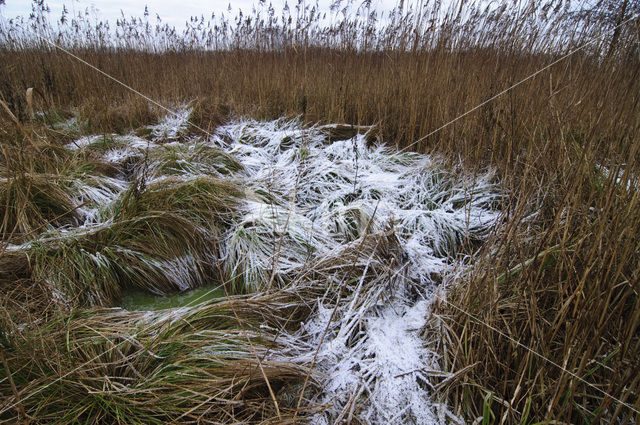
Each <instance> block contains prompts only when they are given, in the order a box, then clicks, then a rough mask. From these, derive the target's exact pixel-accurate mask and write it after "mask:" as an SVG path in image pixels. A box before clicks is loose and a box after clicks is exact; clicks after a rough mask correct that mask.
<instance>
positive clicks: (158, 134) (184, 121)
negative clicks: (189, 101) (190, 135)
mask: <svg viewBox="0 0 640 425" xmlns="http://www.w3.org/2000/svg"><path fill="white" fill-rule="evenodd" d="M192 111H193V108H190V107H186V106H183V107H180V108H178V109H177V110H175V111H174V112H173V113H167V114H166V115H165V116H164V117H163V118H162V119H161V120H160V122H159V123H158V124H156V125H152V126H150V127H149V130H151V136H152V139H153V141H154V142H158V141H169V142H170V141H176V140H178V139H180V138H181V137H182V136H183V135H184V134H185V132H186V131H187V129H188V128H189V116H190V115H191V112H192Z"/></svg>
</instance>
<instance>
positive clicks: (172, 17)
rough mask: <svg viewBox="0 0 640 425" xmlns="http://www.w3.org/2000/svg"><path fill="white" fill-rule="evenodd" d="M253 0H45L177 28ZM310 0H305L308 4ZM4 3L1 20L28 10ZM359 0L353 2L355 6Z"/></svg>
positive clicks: (383, 6) (386, 0)
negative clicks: (153, 20)
mask: <svg viewBox="0 0 640 425" xmlns="http://www.w3.org/2000/svg"><path fill="white" fill-rule="evenodd" d="M269 1H271V3H273V6H274V8H275V9H276V11H279V10H281V8H282V6H283V5H284V2H285V0H267V3H268V2H269ZM256 2H257V0H233V1H231V2H230V1H229V0H145V1H131V0H45V3H46V4H47V5H49V7H50V9H51V14H52V15H51V16H52V18H58V17H60V14H61V12H62V5H63V4H64V5H66V7H67V9H68V10H69V12H72V13H73V12H75V13H74V14H77V13H78V12H83V11H84V10H86V9H87V8H89V9H91V8H94V9H95V10H96V11H97V14H98V17H99V18H100V19H104V18H106V19H107V20H109V21H110V22H115V20H116V19H118V18H119V17H120V16H121V11H122V12H124V15H125V16H127V17H130V16H142V14H143V13H144V7H145V5H147V6H148V7H149V12H150V14H151V16H152V17H155V14H156V13H157V14H158V15H160V18H162V21H163V22H165V23H168V24H170V25H172V26H176V27H178V28H180V27H182V26H183V25H184V23H185V22H186V21H188V20H189V17H190V16H200V15H204V16H205V18H209V17H210V16H211V13H212V12H215V14H216V16H219V15H220V14H221V13H222V12H224V13H225V14H228V13H227V8H228V6H229V3H231V7H232V9H233V15H234V16H235V14H236V12H237V10H238V9H242V11H243V12H245V13H249V12H251V8H252V7H253V4H254V3H256ZM311 2H312V0H309V1H308V4H311ZM0 3H2V0H0ZM4 3H5V4H4V5H0V15H2V17H4V18H5V19H11V18H14V17H16V16H18V15H22V16H29V13H30V12H31V1H30V0H4ZM295 3H296V0H289V6H290V7H293V6H294V5H295ZM319 3H320V8H321V9H322V10H323V11H326V12H328V11H329V4H330V3H331V0H319ZM358 3H360V1H357V2H355V4H356V5H357V4H358ZM395 4H396V0H373V1H372V5H373V6H374V7H375V8H376V9H378V10H380V11H383V10H384V11H388V10H390V9H391V8H392V7H393V6H394V5H395Z"/></svg>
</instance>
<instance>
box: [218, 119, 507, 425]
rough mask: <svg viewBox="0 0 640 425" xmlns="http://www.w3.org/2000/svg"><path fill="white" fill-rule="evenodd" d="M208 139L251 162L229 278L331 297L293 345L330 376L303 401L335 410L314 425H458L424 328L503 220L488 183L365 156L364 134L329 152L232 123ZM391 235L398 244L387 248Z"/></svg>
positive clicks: (377, 149) (413, 161)
mask: <svg viewBox="0 0 640 425" xmlns="http://www.w3.org/2000/svg"><path fill="white" fill-rule="evenodd" d="M210 143H211V145H212V146H215V147H219V148H221V149H224V150H225V151H226V152H228V153H229V154H230V155H232V156H234V157H235V158H236V159H237V160H238V161H239V162H240V163H241V164H242V170H241V171H239V175H240V176H241V177H242V180H243V185H244V186H245V187H247V189H248V191H247V192H248V193H249V194H250V196H252V197H253V198H254V201H251V202H249V203H248V204H247V207H246V208H245V209H244V210H243V211H244V215H242V216H241V217H240V218H239V219H238V221H237V224H236V227H235V230H233V231H232V233H231V234H230V236H229V237H228V239H227V243H226V246H225V249H226V255H227V259H226V260H227V263H226V264H227V266H228V267H229V274H230V275H231V276H232V278H237V279H239V280H242V281H243V282H254V284H255V285H256V287H255V288H254V290H256V289H260V288H262V289H264V282H267V281H268V282H269V284H274V280H275V283H276V284H278V285H281V286H282V285H286V284H287V278H286V276H296V275H297V277H295V278H293V277H292V278H291V279H293V281H289V283H290V284H291V285H294V286H295V285H300V286H303V285H309V284H312V285H313V284H314V283H313V282H315V285H316V286H319V287H321V288H322V287H325V288H327V289H326V292H325V295H324V296H323V297H321V298H320V299H319V300H315V301H313V303H314V304H315V313H314V314H313V315H312V317H310V318H309V320H308V321H307V323H306V324H303V326H302V327H301V329H300V331H299V334H298V335H296V337H297V338H298V339H300V340H304V341H305V342H306V343H307V344H308V346H309V347H310V349H309V351H308V352H307V353H305V354H302V355H300V358H299V360H300V361H304V362H307V363H311V362H313V361H315V363H314V367H315V368H316V369H317V370H319V371H320V372H321V376H324V377H325V378H321V379H320V385H319V387H320V388H322V389H323V391H321V392H320V393H318V394H317V395H315V396H314V397H313V398H312V399H311V400H307V402H310V403H318V404H325V405H328V406H330V407H329V408H328V409H326V410H325V411H324V412H323V413H320V414H317V415H316V416H314V417H313V418H312V421H313V422H314V423H318V424H332V423H339V422H341V421H344V420H349V418H350V417H353V415H357V417H358V418H359V420H360V421H362V422H364V423H370V424H379V423H385V424H391V423H398V424H404V423H415V424H434V423H443V422H447V421H450V420H452V419H454V420H455V417H454V416H452V415H451V414H450V413H449V412H448V411H447V409H446V406H444V405H442V404H439V403H436V402H434V400H433V399H432V397H431V392H430V391H431V387H430V385H431V384H430V380H429V376H428V375H429V373H428V372H429V371H432V372H433V371H438V369H439V359H438V357H437V355H436V354H435V352H433V351H432V350H431V349H430V347H429V345H428V344H427V343H426V342H425V338H424V335H423V333H424V329H423V328H424V326H425V323H426V321H427V316H428V315H429V312H430V305H431V301H432V299H433V297H432V295H431V294H432V292H433V289H434V288H435V285H436V284H437V283H438V282H439V281H440V279H441V276H442V274H443V273H444V272H446V271H447V270H449V269H451V268H452V267H457V266H460V265H461V264H462V263H463V261H464V259H465V258H468V255H469V254H470V253H472V252H473V250H474V249H475V247H476V246H477V243H478V242H480V241H482V240H483V239H485V238H486V237H487V236H488V234H489V232H490V231H491V228H492V226H493V225H494V224H495V223H496V222H497V219H498V216H499V211H498V205H499V203H500V199H501V195H500V192H499V190H498V187H497V186H496V185H495V183H494V181H493V179H492V177H491V176H490V175H484V176H475V178H473V179H471V178H469V177H466V176H464V175H463V174H462V173H456V172H454V171H451V170H448V169H446V168H445V167H444V166H443V164H442V163H441V162H439V161H438V160H437V159H434V158H430V157H428V156H425V155H420V154H416V153H402V152H397V151H394V150H392V149H390V148H386V147H383V146H369V145H367V142H366V138H365V136H363V135H359V136H355V137H353V138H351V139H348V140H340V141H335V142H333V143H329V142H328V140H327V134H326V133H324V132H323V131H322V129H321V128H319V127H311V128H304V127H303V126H302V125H301V124H300V123H298V122H296V121H286V120H277V121H272V122H256V121H240V122H235V123H231V124H229V125H226V126H224V127H222V128H220V129H219V130H218V132H217V134H216V136H215V137H214V138H212V139H211V140H210ZM391 239H393V240H394V241H396V243H397V247H396V248H393V249H392V248H390V247H389V246H387V247H386V248H384V249H382V248H381V245H388V243H389V240H391ZM381 249H382V251H381ZM380 252H382V254H380ZM292 272H293V273H292ZM295 272H297V274H296V273H295ZM271 275H273V276H277V277H282V278H281V279H274V278H273V277H270V276H271ZM316 350H317V354H316ZM314 359H315V360H314Z"/></svg>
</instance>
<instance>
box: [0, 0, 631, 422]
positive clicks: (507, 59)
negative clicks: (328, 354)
mask: <svg viewBox="0 0 640 425" xmlns="http://www.w3.org/2000/svg"><path fill="white" fill-rule="evenodd" d="M623 3H624V5H625V7H624V8H621V7H619V6H620V5H616V4H615V2H605V4H604V6H602V7H601V8H599V9H591V10H589V11H586V12H584V13H578V12H575V9H567V8H566V7H565V3H564V2H549V3H547V4H542V3H538V2H533V3H531V8H530V9H527V8H525V7H524V6H523V5H521V6H523V9H520V10H523V12H522V13H516V12H513V11H510V10H509V9H507V10H505V9H504V8H502V12H500V13H498V11H496V10H494V11H484V12H483V9H480V8H476V9H474V8H469V9H468V14H467V15H465V16H466V18H465V19H462V18H461V19H460V20H459V21H455V19H454V18H455V16H456V14H455V11H454V12H452V15H447V16H448V18H447V19H448V20H447V19H444V21H440V24H438V21H434V20H431V21H429V17H430V16H432V15H429V13H431V14H433V13H436V16H438V15H437V13H438V12H437V11H436V9H437V7H436V6H429V7H431V9H429V10H427V11H424V12H423V11H422V10H419V11H417V12H416V11H414V13H409V12H408V11H404V12H403V11H402V10H401V11H400V12H399V13H398V15H394V17H393V19H390V20H388V21H386V23H380V22H379V23H374V26H373V30H371V31H369V32H367V28H369V29H371V27H368V26H367V22H368V20H364V21H357V20H351V21H350V20H349V18H346V19H345V20H343V21H341V23H337V24H334V25H333V26H331V27H330V29H329V30H327V31H322V30H320V29H319V28H321V26H320V25H316V24H317V23H318V22H319V20H318V18H316V17H313V16H309V13H308V12H309V11H308V10H307V11H306V14H304V15H303V22H309V23H310V24H311V25H309V26H307V27H305V26H304V25H302V26H298V27H296V26H295V25H293V24H287V23H286V20H283V22H285V23H282V24H278V25H277V26H275V24H273V22H272V19H273V16H271V17H270V18H269V17H268V16H267V15H263V16H262V18H261V19H254V20H253V21H249V20H243V19H240V20H237V21H234V22H231V21H227V24H226V25H227V26H225V27H224V28H223V25H222V23H220V22H218V23H217V24H216V25H219V26H216V27H215V29H212V31H213V33H211V32H210V33H209V34H213V35H211V36H210V37H209V38H207V33H206V31H207V30H206V25H205V29H203V30H201V32H200V33H198V32H195V33H196V35H195V36H192V38H188V37H186V38H184V39H181V38H180V37H179V36H178V35H175V33H173V36H172V35H171V34H172V33H171V31H170V30H169V29H163V28H164V27H162V25H161V24H159V28H160V29H159V30H156V33H154V34H155V35H152V36H150V35H149V34H148V33H145V32H144V31H141V32H140V33H139V34H138V36H137V37H138V38H136V36H133V35H131V34H133V32H132V30H131V29H132V28H133V29H135V28H136V26H138V27H140V23H136V22H133V23H132V22H128V21H127V22H124V23H123V24H122V25H121V26H119V28H122V30H123V31H125V26H127V28H128V31H129V32H126V34H129V35H128V37H125V38H123V40H124V41H122V43H123V44H121V45H118V47H119V48H115V47H113V46H112V45H110V44H109V43H107V42H104V41H103V40H102V39H101V38H100V37H107V36H105V35H104V34H105V33H101V32H100V30H99V28H97V27H96V28H95V29H94V30H93V31H94V33H93V34H94V38H89V41H87V42H85V43H84V44H82V43H81V44H80V45H76V48H74V50H73V51H74V53H75V54H77V55H78V56H80V57H81V58H82V59H84V60H86V61H87V62H89V63H91V64H94V65H95V66H97V67H99V68H100V69H102V70H103V71H105V72H106V73H108V74H110V75H113V76H114V77H115V78H117V79H119V80H121V81H123V82H125V83H126V84H128V85H130V86H132V87H135V89H136V90H139V91H140V92H143V93H145V94H146V95H148V96H149V97H151V98H153V99H155V100H158V101H160V102H164V103H171V104H175V103H180V102H189V101H194V100H197V106H196V111H195V113H194V114H193V119H194V120H195V123H196V124H197V125H198V126H200V127H203V128H205V129H207V130H212V129H213V128H215V126H216V125H218V124H219V123H220V122H222V121H223V120H224V119H225V118H226V117H228V116H230V115H250V116H253V117H258V118H276V117H280V116H282V115H289V116H290V115H301V116H302V117H303V119H304V120H305V121H307V122H317V121H319V122H347V123H353V124H361V125H369V124H376V125H377V126H378V127H379V129H380V132H381V137H382V139H383V140H385V142H386V143H389V144H392V145H396V146H398V147H403V146H407V145H408V144H410V143H412V142H413V141H415V140H417V139H418V138H420V137H421V136H423V135H425V134H427V133H429V132H430V131H432V130H434V129H436V128H438V127H440V126H441V125H442V124H444V123H446V122H448V121H450V120H451V119H453V118H455V117H456V116H458V115H459V114H461V113H464V112H465V111H467V110H469V109H471V108H472V107H474V106H476V105H478V104H480V103H481V102H483V101H484V100H486V99H487V98H489V97H491V96H493V95H494V94H496V93H498V92H500V91H501V90H503V89H504V88H506V87H509V86H511V85H512V84H514V83H516V82H518V81H520V80H521V79H523V78H525V77H526V76H528V75H529V74H531V73H532V72H534V71H536V70H537V69H540V68H542V67H543V66H545V65H547V64H548V63H550V62H552V61H553V60H554V59H556V58H558V57H560V56H561V55H562V54H564V53H566V52H567V51H569V50H570V49H572V48H575V47H577V46H580V45H582V44H583V43H585V42H586V41H588V40H592V38H593V37H596V36H598V37H599V36H602V39H601V40H600V39H599V40H598V42H597V43H594V44H592V45H590V46H589V48H587V49H585V50H582V51H580V52H578V53H576V54H574V55H572V56H571V57H569V58H567V59H566V60H564V61H562V62H561V63H559V64H558V65H556V66H553V67H552V68H550V69H549V70H548V72H545V73H543V74H541V75H539V76H537V77H536V78H533V79H531V80H529V81H527V82H526V83H524V84H522V85H520V86H518V87H517V88H516V89H514V90H512V91H509V92H508V93H506V94H505V95H504V96H501V97H500V98H498V99H496V100H495V101H492V102H491V103H488V104H487V105H485V106H483V107H482V108H480V109H479V110H478V111H476V112H474V113H473V114H470V115H469V116H467V117H465V118H464V119H462V120H460V121H458V122H456V123H455V124H453V125H451V126H449V127H447V128H444V129H443V130H442V131H440V132H438V133H437V134H434V135H433V136H432V137H429V138H427V139H426V140H423V141H422V142H420V143H419V144H418V145H416V146H414V147H413V149H416V150H418V151H421V152H434V153H437V154H439V155H441V156H442V157H444V158H447V159H448V160H449V161H450V162H452V163H456V164H458V163H463V164H464V165H466V166H467V167H469V168H470V169H475V170H483V169H486V168H494V169H496V170H497V173H498V175H499V177H500V178H501V180H502V182H503V185H504V188H505V190H506V192H507V193H509V200H508V201H507V202H506V203H505V205H504V206H503V209H504V211H505V214H504V218H503V227H502V230H500V232H498V233H496V234H495V235H493V237H492V239H491V240H490V241H489V243H487V244H486V245H485V248H484V249H483V251H482V252H481V253H480V254H479V256H478V258H477V260H476V267H475V268H474V270H473V271H472V272H471V273H470V274H469V275H467V276H466V277H465V278H464V280H463V281H462V282H461V283H460V284H458V285H457V286H456V288H455V289H454V291H453V294H452V295H451V296H450V299H449V301H450V302H451V303H452V304H454V305H455V306H457V307H459V308H461V309H462V310H464V311H465V312H468V313H470V314H471V315H473V317H476V318H478V319H479V321H477V320H474V319H472V318H471V317H470V316H468V315H466V314H463V313H461V312H460V311H459V310H456V309H453V308H450V307H447V305H446V304H442V305H441V309H440V310H439V312H440V314H441V317H442V318H443V319H444V322H445V323H446V325H447V327H448V329H449V333H448V338H449V339H450V341H451V343H450V344H449V347H448V348H447V350H446V353H445V354H444V359H445V362H446V363H447V366H448V367H449V368H450V369H451V370H453V371H458V370H465V373H464V374H461V375H459V376H458V379H457V380H456V381H455V382H453V383H449V384H448V385H447V387H446V388H447V391H448V392H447V396H448V397H449V399H450V401H451V402H452V403H453V404H454V406H456V409H457V410H458V411H459V412H460V413H461V414H463V415H464V416H465V417H466V418H470V419H472V418H476V417H479V416H483V415H486V416H487V418H488V421H490V422H495V423H532V422H536V421H544V420H552V419H555V420H558V421H562V422H567V423H599V422H614V421H616V420H618V421H621V423H633V422H634V421H635V423H637V422H638V420H640V418H639V417H638V414H637V413H635V412H634V411H633V410H631V409H629V408H628V407H625V406H623V405H621V404H619V403H618V402H616V401H614V400H612V399H611V398H609V397H603V395H602V394H601V393H600V392H598V391H594V389H593V388H591V387H589V386H586V385H585V384H584V383H583V382H581V381H580V380H577V379H575V378H574V377H572V376H570V375H568V374H566V373H563V372H562V371H561V370H559V369H558V368H557V367H556V366H554V365H552V364H549V363H548V362H545V361H544V360H542V359H541V358H540V357H537V356H536V355H534V354H532V353H530V352H527V351H524V350H522V349H521V348H520V347H518V346H516V345H514V343H513V342H510V341H509V340H507V339H504V338H502V337H501V336H500V335H498V334H496V333H495V332H494V331H492V330H491V329H490V328H488V327H487V326H486V325H485V324H483V323H486V324H490V325H491V326H494V327H496V328H498V329H500V330H501V331H503V332H505V333H507V334H508V335H510V336H511V337H513V338H514V339H515V340H517V341H520V342H521V343H522V344H524V345H526V346H528V347H530V348H531V349H533V350H535V351H536V352H538V353H540V354H542V355H544V356H546V357H548V358H550V359H552V360H553V361H555V362H556V363H558V364H561V365H562V366H563V367H564V368H566V369H567V370H570V371H571V372H573V373H575V374H576V375H578V376H580V377H582V378H584V379H585V380H586V381H589V382H591V383H593V384H594V385H596V386H597V387H598V388H600V389H602V390H603V391H605V392H607V393H609V394H611V395H612V396H614V397H616V398H618V399H621V400H623V401H625V402H626V403H629V404H631V405H633V406H635V408H636V409H639V408H640V378H639V376H638V373H637V371H638V370H639V369H640V364H638V359H639V358H640V331H639V329H640V328H639V325H640V297H639V296H638V291H640V287H639V286H638V285H639V284H638V282H640V272H639V270H640V264H638V258H640V250H639V248H638V247H639V246H640V243H639V240H638V235H639V233H638V228H640V208H638V203H639V195H638V175H639V172H640V169H639V168H640V167H639V162H638V159H639V158H640V155H639V152H638V146H640V140H638V137H639V136H638V135H639V134H640V110H639V108H640V106H639V103H638V99H639V97H638V93H639V92H640V78H638V77H639V75H640V57H639V54H638V52H639V50H638V28H639V27H638V22H637V21H635V20H631V21H630V22H628V23H627V24H625V25H623V26H621V27H620V29H619V30H617V29H616V30H614V26H615V25H618V24H620V23H622V22H625V21H626V20H627V18H630V17H632V16H633V13H635V12H637V10H636V9H634V7H636V6H634V5H636V4H637V3H634V2H627V1H625V2H623ZM497 9H501V8H500V7H499V8H497ZM465 10H467V9H465ZM370 12H371V10H370V9H369V13H370ZM427 12H428V13H427ZM363 15H364V14H363ZM544 16H548V18H544ZM421 17H422V18H421ZM277 18H278V17H276V20H277ZM305 19H306V21H305ZM374 21H375V19H374ZM140 22H143V21H140ZM265 22H266V23H265ZM362 22H364V24H363V23H362ZM294 23H295V16H294ZM198 24H199V22H197V21H196V23H193V22H192V23H191V25H192V26H193V27H194V28H195V27H197V25H198ZM430 24H431V25H432V26H431V27H430V26H429V25H430ZM543 24H544V25H543ZM100 25H102V24H100ZM270 25H271V26H270ZM80 28H85V30H86V29H87V28H89V26H87V25H85V26H82V25H81V26H80ZM140 28H144V25H142V27H140ZM305 28H306V29H305ZM4 31H5V32H4V33H3V34H2V35H3V37H4V38H3V40H5V44H4V45H3V46H1V47H0V64H1V65H0V69H1V70H2V71H1V72H2V75H3V76H4V77H3V79H2V82H0V93H1V96H2V98H4V100H5V102H6V103H7V104H8V105H9V107H10V108H11V109H12V110H13V111H14V112H15V114H16V115H17V117H18V118H19V119H20V120H21V121H23V122H26V121H27V120H28V119H27V116H26V114H27V113H26V112H25V111H26V107H25V101H24V99H23V96H24V93H25V89H26V88H28V87H39V88H41V89H42V91H43V92H44V93H46V95H47V96H48V97H49V98H50V102H51V104H53V105H57V107H58V108H60V109H65V108H67V109H68V108H71V107H77V108H79V110H80V111H81V115H82V116H83V117H84V118H85V119H86V120H87V121H88V122H89V124H88V126H89V127H90V128H91V129H94V130H100V131H105V132H110V131H125V130H126V129H129V128H131V129H134V128H136V127H137V126H139V125H140V124H144V123H147V122H149V121H152V120H153V114H152V113H150V111H151V109H150V107H149V106H148V104H147V103H145V102H144V101H142V100H140V99H138V98H137V97H136V95H134V94H132V93H130V92H128V91H127V90H126V89H125V88H123V87H121V86H119V85H117V84H116V83H114V82H113V81H109V80H107V79H105V78H103V77H102V76H100V75H97V74H96V73H95V71H93V70H91V69H90V68H88V67H86V66H85V65H82V64H80V63H78V62H77V61H74V60H73V59H71V58H69V57H68V56H67V55H65V54H64V53H62V52H60V51H57V50H54V49H51V48H50V46H46V45H42V43H40V42H39V40H38V39H35V41H33V40H34V39H33V38H28V37H27V38H20V37H17V36H16V35H15V34H14V35H13V37H14V38H13V39H12V38H11V36H10V34H8V33H7V31H8V30H7V28H5V29H4ZM102 31H104V30H102ZM52 32H53V30H52V29H49V33H52ZM95 34H97V35H95ZM100 34H103V35H102V36H100ZM145 34H146V35H145ZM158 34H160V35H162V34H164V38H163V37H160V36H158ZM197 34H200V36H198V35H197ZM616 34H617V35H616ZM66 37H67V38H66V39H65V38H64V37H62V38H60V37H58V39H59V40H60V39H61V42H63V43H66V44H65V45H66V46H71V47H74V44H73V40H74V39H73V38H70V37H71V36H66ZM172 37H173V38H172ZM194 37H195V38H194ZM29 40H31V41H29ZM136 40H137V41H136ZM180 40H182V41H180ZM185 40H186V41H185ZM136 43H137V44H136ZM163 43H164V44H163ZM180 43H182V44H180ZM162 46H164V48H163V47H162ZM203 46H204V47H203ZM0 137H1V138H2V139H11V140H15V139H16V138H18V139H19V138H21V137H22V136H21V135H20V134H16V133H15V132H14V131H13V130H10V129H8V127H7V129H5V130H3V131H2V134H1V135H0ZM114 355H115V353H114ZM114 361H116V360H114ZM117 362H121V360H117ZM118 364H119V363H118ZM132 370H133V369H132ZM132 373H133V372H132ZM87 379H89V378H87ZM91 379H93V378H91ZM92 385H93V384H92ZM489 394H490V395H491V397H489ZM150 400H151V399H150ZM490 400H492V402H491V401H490ZM266 405H267V406H268V403H267V404H266ZM254 407H255V406H254ZM491 418H493V419H491Z"/></svg>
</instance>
